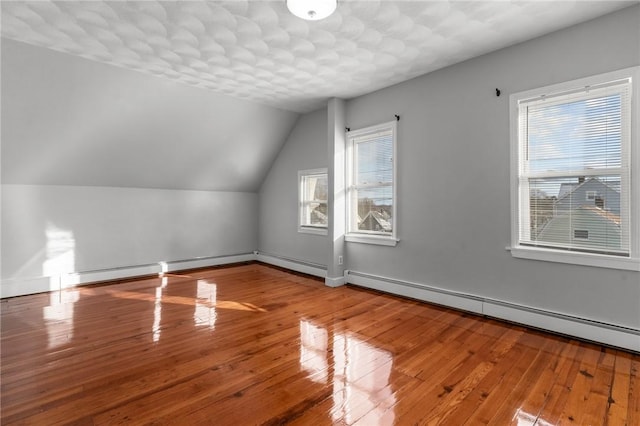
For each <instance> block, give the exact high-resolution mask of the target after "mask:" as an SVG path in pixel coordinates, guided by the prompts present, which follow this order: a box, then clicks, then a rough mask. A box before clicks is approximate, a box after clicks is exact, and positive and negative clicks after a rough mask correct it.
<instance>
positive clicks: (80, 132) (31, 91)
mask: <svg viewBox="0 0 640 426" xmlns="http://www.w3.org/2000/svg"><path fill="white" fill-rule="evenodd" d="M297 118H298V114H296V113H294V112H290V111H284V110H280V109H276V108H273V107H268V106H264V105H259V104H256V103H252V102H248V101H243V100H238V99H234V98H231V97H228V96H225V95H220V94H215V93H213V92H211V91H206V90H203V89H199V88H194V87H190V86H187V85H184V84H181V83H176V82H172V81H168V80H165V79H161V78H157V77H150V76H148V75H144V74H142V73H138V72H135V71H129V70H124V69H121V68H116V67H113V66H110V65H105V64H102V63H98V62H93V61H89V60H86V59H82V58H78V57H75V56H71V55H67V54H64V53H58V52H54V51H51V50H48V49H43V48H39V47H34V46H31V45H27V44H23V43H20V42H16V41H13V40H8V39H5V38H2V156H1V157H2V160H1V161H2V174H1V179H2V183H5V184H34V185H89V186H111V187H139V188H164V189H186V190H211V191H250V192H255V191H257V190H258V188H259V186H260V184H261V183H262V180H263V179H264V176H265V175H266V173H267V172H268V170H269V168H270V167H271V164H272V162H273V160H274V158H275V157H276V155H277V153H278V151H279V149H280V147H281V145H282V144H283V143H284V141H285V140H286V138H287V135H288V134H289V132H290V131H291V129H292V127H293V125H294V124H295V122H296V120H297Z"/></svg>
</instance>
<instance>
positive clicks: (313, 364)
mask: <svg viewBox="0 0 640 426" xmlns="http://www.w3.org/2000/svg"><path fill="white" fill-rule="evenodd" d="M331 335H332V337H330V336H331ZM300 342H301V344H300V367H301V369H302V370H303V371H306V372H308V373H309V376H308V377H309V379H311V380H313V381H314V382H317V383H322V384H325V383H327V380H329V379H330V378H331V380H332V382H333V396H332V398H333V406H332V408H331V416H332V418H333V420H334V421H335V422H345V423H347V424H352V423H353V422H356V421H358V420H359V419H360V420H362V419H363V416H366V419H367V420H366V424H367V425H371V426H375V425H382V424H392V423H393V421H394V417H395V416H394V413H393V406H394V405H395V403H396V400H395V396H394V394H393V390H392V388H391V386H390V384H389V379H390V375H391V369H392V366H393V357H392V356H391V353H389V352H388V351H385V350H383V349H380V348H376V347H374V346H372V345H370V344H369V343H367V342H365V341H363V340H361V339H359V338H358V337H355V336H353V335H350V334H344V333H331V332H329V331H328V330H327V329H325V328H323V327H320V326H317V325H315V324H313V323H312V322H310V321H306V320H301V321H300ZM329 344H331V345H332V354H330V353H329V351H328V349H329Z"/></svg>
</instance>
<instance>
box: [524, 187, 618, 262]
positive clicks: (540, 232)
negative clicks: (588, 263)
mask: <svg viewBox="0 0 640 426" xmlns="http://www.w3.org/2000/svg"><path fill="white" fill-rule="evenodd" d="M620 207H621V206H620V176H619V175H617V176H601V177H597V178H546V179H530V180H529V221H528V222H529V227H530V229H529V238H527V237H526V234H527V232H526V230H523V231H525V232H523V233H522V234H523V236H525V237H524V238H523V239H524V241H523V242H524V243H529V244H533V245H540V246H556V247H565V248H568V249H575V250H585V251H597V252H610V253H628V251H629V247H628V242H627V241H625V239H623V238H622V237H621V235H622V234H621V217H620ZM521 237H522V236H521Z"/></svg>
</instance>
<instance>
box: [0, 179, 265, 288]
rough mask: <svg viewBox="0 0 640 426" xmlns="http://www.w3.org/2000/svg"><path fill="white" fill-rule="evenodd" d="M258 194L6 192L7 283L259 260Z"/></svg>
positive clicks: (8, 188) (73, 189)
mask: <svg viewBox="0 0 640 426" xmlns="http://www.w3.org/2000/svg"><path fill="white" fill-rule="evenodd" d="M257 208H258V195H257V194H255V193H246V192H211V191H177V190H161V189H133V188H113V187H111V188H109V187H86V186H85V187H82V186H46V185H41V186H39V185H38V186H37V185H2V208H1V211H0V213H1V214H2V223H1V225H2V278H3V279H20V278H24V279H26V278H34V277H41V276H51V275H50V274H48V273H47V271H49V272H50V273H52V272H53V270H56V269H60V270H58V272H86V271H93V270H98V269H107V268H117V267H126V266H135V265H144V264H149V263H157V262H162V261H172V260H185V259H192V258H196V257H206V256H221V255H232V254H241V253H251V252H252V251H253V250H255V247H256V246H257V235H258V221H257V217H256V211H257Z"/></svg>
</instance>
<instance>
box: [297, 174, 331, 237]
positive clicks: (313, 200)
mask: <svg viewBox="0 0 640 426" xmlns="http://www.w3.org/2000/svg"><path fill="white" fill-rule="evenodd" d="M327 194H328V178H327V169H313V170H301V171H299V172H298V200H299V201H298V231H299V232H304V233H308V234H321V235H326V234H327V224H328V223H329V219H328V217H329V216H328V213H329V212H328V208H327Z"/></svg>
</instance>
